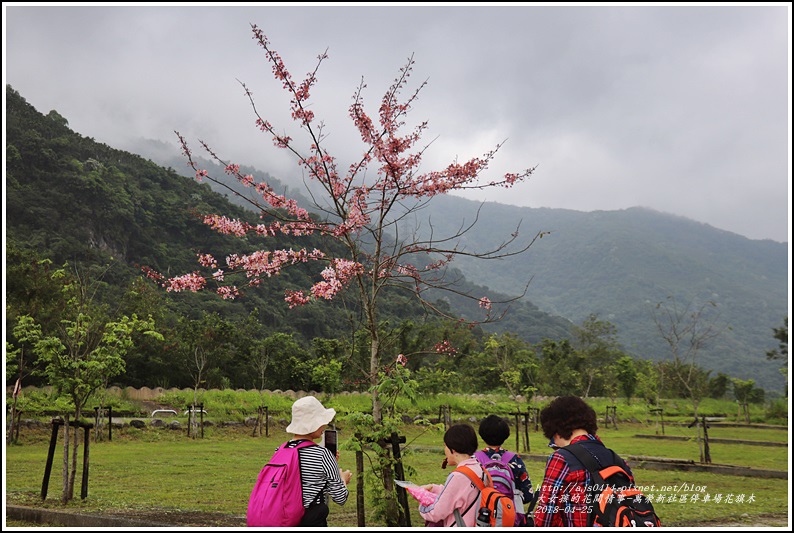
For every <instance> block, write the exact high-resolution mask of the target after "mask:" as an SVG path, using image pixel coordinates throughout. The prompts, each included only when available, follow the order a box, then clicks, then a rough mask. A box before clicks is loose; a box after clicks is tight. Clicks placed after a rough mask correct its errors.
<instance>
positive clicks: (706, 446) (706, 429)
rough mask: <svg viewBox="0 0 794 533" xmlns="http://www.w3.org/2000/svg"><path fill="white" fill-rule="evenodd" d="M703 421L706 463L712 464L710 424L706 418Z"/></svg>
mask: <svg viewBox="0 0 794 533" xmlns="http://www.w3.org/2000/svg"><path fill="white" fill-rule="evenodd" d="M702 420H703V455H704V461H705V462H706V463H711V453H710V452H709V432H708V424H706V417H705V416H704V417H703V418H702Z"/></svg>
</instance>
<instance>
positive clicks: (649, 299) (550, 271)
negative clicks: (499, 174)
mask: <svg viewBox="0 0 794 533" xmlns="http://www.w3.org/2000/svg"><path fill="white" fill-rule="evenodd" d="M438 200H439V201H437V202H434V203H433V204H432V205H431V206H429V207H428V210H429V212H430V215H431V216H432V219H433V221H434V227H435V228H436V229H437V230H438V231H440V232H443V231H445V230H449V229H450V228H453V227H458V226H459V225H460V223H461V221H462V220H467V221H471V220H473V218H474V216H475V213H476V211H477V209H478V208H481V209H480V214H479V220H480V223H478V225H477V226H475V228H473V230H472V231H471V232H470V233H469V234H468V235H467V239H466V243H465V244H466V246H467V247H469V248H470V249H471V250H478V249H482V248H483V247H485V246H487V245H488V243H489V239H491V238H492V236H493V235H504V234H506V233H509V232H510V231H512V230H513V229H514V228H515V226H516V224H517V223H518V222H519V221H521V222H522V223H521V228H522V232H523V235H524V238H526V239H528V238H530V237H531V236H533V235H535V234H536V233H537V232H539V231H548V232H550V233H549V234H547V235H544V237H543V238H542V239H538V240H537V241H536V242H535V243H534V244H533V246H532V247H531V248H530V250H529V252H528V253H527V254H525V255H522V256H517V257H513V258H508V259H505V260H503V261H499V262H493V263H488V264H487V265H482V264H480V263H477V262H474V261H467V260H466V258H462V259H461V261H460V262H459V263H458V264H457V267H458V268H460V270H461V271H462V272H463V273H464V274H465V275H466V276H467V278H468V279H471V280H473V281H474V282H484V280H485V279H487V280H488V282H487V283H488V285H489V286H490V287H491V288H493V289H494V290H497V291H507V290H509V289H510V288H512V287H515V286H516V285H517V284H520V283H522V282H524V281H525V280H529V279H530V278H531V279H532V283H531V284H530V287H529V291H528V293H527V296H526V297H527V298H528V299H530V300H532V302H533V303H535V304H536V305H537V306H538V307H539V308H540V309H541V310H543V311H546V312H549V313H553V314H557V315H560V316H563V317H565V318H568V319H569V320H571V321H573V322H575V323H581V321H582V320H583V319H584V318H586V317H587V316H588V315H589V314H590V313H597V314H598V315H599V317H600V318H601V319H604V320H609V321H610V322H612V323H613V324H615V325H616V326H617V329H618V337H619V339H620V340H621V342H622V343H623V345H624V347H625V348H626V349H628V350H629V351H631V352H633V353H634V354H636V355H639V356H641V357H647V358H652V359H667V358H669V357H670V356H669V348H668V347H667V346H666V344H665V343H664V341H663V340H662V338H661V336H660V334H659V332H658V329H657V327H656V324H655V322H654V319H653V308H654V306H655V305H656V304H657V303H659V302H667V301H668V300H667V299H668V297H673V298H674V299H675V301H676V302H677V304H678V305H686V304H688V303H690V302H691V303H692V304H693V306H697V305H698V304H700V303H703V302H707V301H713V302H715V303H716V304H717V306H718V307H717V309H718V310H719V318H718V319H717V323H718V324H719V325H721V326H724V327H727V328H730V329H726V330H724V331H723V332H722V333H721V334H720V335H719V336H718V337H717V338H716V339H715V340H714V341H713V342H712V343H710V346H707V347H706V348H705V349H704V350H703V352H702V359H700V362H701V364H702V365H703V366H704V367H706V368H709V369H713V370H714V371H715V373H716V372H718V371H721V372H724V373H727V374H730V375H733V376H736V377H740V378H743V379H750V378H752V379H755V380H756V382H757V383H759V384H762V385H763V386H765V387H768V388H775V389H778V390H781V388H782V387H783V385H784V383H785V381H784V380H783V378H782V377H781V376H780V374H779V372H778V367H779V364H777V363H774V362H768V361H766V358H765V353H766V351H767V350H769V349H772V348H774V347H776V341H775V340H774V338H773V337H772V329H773V328H776V327H780V326H782V324H783V319H784V317H786V316H787V313H788V294H789V288H788V245H787V244H784V243H777V242H773V241H769V240H762V241H757V240H750V239H747V238H745V237H742V236H740V235H736V234H733V233H730V232H727V231H723V230H719V229H716V228H713V227H711V226H708V225H706V224H701V223H698V222H694V221H692V220H689V219H686V218H683V217H677V216H673V215H669V214H665V213H659V212H656V211H653V210H650V209H645V208H632V209H626V210H622V211H596V212H590V213H585V212H578V211H571V210H565V209H548V208H542V209H536V208H521V207H515V206H508V205H503V204H496V203H485V204H483V205H480V204H479V203H478V202H472V201H469V200H464V199H461V198H456V197H451V196H447V197H444V198H439V199H438ZM484 267H485V268H484Z"/></svg>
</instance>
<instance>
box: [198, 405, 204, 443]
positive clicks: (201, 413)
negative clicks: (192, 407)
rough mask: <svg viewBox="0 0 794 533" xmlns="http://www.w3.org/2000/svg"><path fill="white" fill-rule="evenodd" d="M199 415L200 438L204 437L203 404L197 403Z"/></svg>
mask: <svg viewBox="0 0 794 533" xmlns="http://www.w3.org/2000/svg"><path fill="white" fill-rule="evenodd" d="M199 416H200V417H201V418H200V420H201V438H202V439H203V438H204V404H203V403H200V404H199Z"/></svg>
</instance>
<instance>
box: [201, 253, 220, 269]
mask: <svg viewBox="0 0 794 533" xmlns="http://www.w3.org/2000/svg"><path fill="white" fill-rule="evenodd" d="M198 262H199V264H200V265H201V266H204V267H207V268H218V262H217V261H216V260H215V258H214V257H213V256H212V255H210V254H198Z"/></svg>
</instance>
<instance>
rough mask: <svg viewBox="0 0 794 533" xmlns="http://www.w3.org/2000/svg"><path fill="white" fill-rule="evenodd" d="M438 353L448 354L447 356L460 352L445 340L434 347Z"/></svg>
mask: <svg viewBox="0 0 794 533" xmlns="http://www.w3.org/2000/svg"><path fill="white" fill-rule="evenodd" d="M433 349H435V351H436V353H441V354H446V355H455V354H456V353H458V350H456V349H455V347H454V346H452V344H451V343H450V342H449V341H448V340H444V341H443V342H438V343H436V344H435V346H434V347H433Z"/></svg>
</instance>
